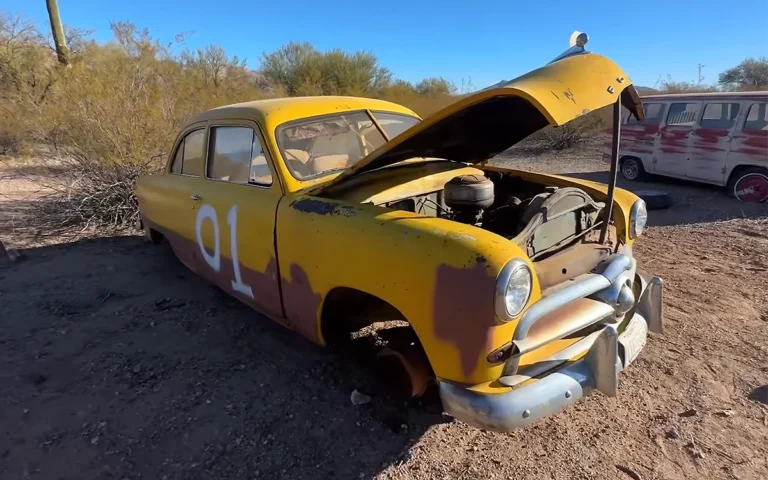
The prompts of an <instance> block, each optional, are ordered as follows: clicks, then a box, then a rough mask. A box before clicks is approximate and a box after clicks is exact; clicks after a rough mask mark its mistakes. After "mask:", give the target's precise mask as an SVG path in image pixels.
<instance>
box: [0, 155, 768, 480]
mask: <svg viewBox="0 0 768 480" xmlns="http://www.w3.org/2000/svg"><path fill="white" fill-rule="evenodd" d="M598 150H599V142H591V143H588V144H586V145H583V146H580V147H578V148H575V149H571V150H567V151H563V152H555V153H548V154H542V155H533V154H530V153H526V152H525V151H520V150H517V151H510V152H508V153H507V154H505V155H503V156H501V157H499V158H497V159H496V160H495V161H496V163H499V164H505V165H509V166H514V167H517V168H525V169H537V170H543V171H550V172H557V173H571V174H575V175H578V176H582V177H585V178H593V179H597V180H603V181H604V180H605V179H606V178H607V173H606V172H605V170H606V168H607V165H606V164H604V163H602V162H601V161H600V160H596V159H599V158H600V154H599V151H598ZM27 167H28V166H27ZM27 167H24V166H19V165H16V164H8V163H6V164H5V165H4V166H2V167H0V236H2V239H3V240H4V241H5V242H6V244H7V245H6V246H8V247H14V248H19V250H20V252H21V254H22V258H21V259H20V260H19V261H17V262H15V263H12V264H10V265H7V266H4V267H0V478H2V479H3V480H5V479H8V480H11V479H27V478H34V479H38V478H39V479H91V478H93V479H139V478H141V479H188V478H201V479H229V478H232V479H241V478H243V479H257V478H265V479H279V478H287V479H312V480H317V479H325V478H339V479H347V478H350V479H357V478H378V479H444V478H452V479H454V478H455V479H465V480H466V479H486V478H493V479H508V478H515V479H517V478H557V479H561V478H562V479H571V478H617V479H635V480H637V479H655V478H659V479H662V478H664V479H700V478H722V479H731V478H735V479H765V478H768V335H766V331H767V330H768V220H767V219H766V218H767V215H768V210H767V209H766V206H765V205H746V204H742V203H739V202H736V201H734V200H731V199H729V198H727V197H725V196H724V194H723V193H722V191H721V190H720V189H717V188H713V187H706V186H700V185H693V184H688V183H683V182H675V181H668V180H661V179H653V182H652V183H642V184H634V185H629V187H630V189H631V188H661V189H663V190H666V191H668V192H669V193H670V194H671V195H672V197H673V201H674V205H673V206H672V207H671V208H670V209H668V210H664V211H653V212H651V219H650V227H649V228H648V230H647V232H646V233H645V234H644V236H643V237H642V238H641V239H640V240H639V241H638V242H637V243H636V247H635V254H636V256H637V257H638V261H639V264H640V266H641V268H642V269H643V270H645V271H647V272H651V273H654V274H656V275H659V276H661V277H662V278H663V279H664V281H665V295H666V296H665V315H666V317H665V320H666V332H665V333H664V334H662V335H652V337H651V338H650V340H649V342H648V345H647V347H646V348H645V350H644V351H643V352H642V353H641V355H640V357H639V359H638V360H637V361H636V362H635V363H634V364H633V365H632V366H631V367H630V368H629V370H628V371H626V372H624V374H623V375H622V377H621V386H620V390H619V395H618V397H617V398H607V397H604V396H602V395H600V394H595V395H593V396H591V397H588V398H587V399H585V400H584V401H582V402H580V403H579V404H578V405H575V406H574V407H572V408H570V409H568V410H566V411H565V412H563V413H561V414H559V415H557V416H555V417H552V418H550V419H547V420H545V421H542V422H541V423H539V424H537V425H535V426H533V427H531V428H528V429H526V430H523V431H518V432H514V433H509V434H498V433H491V432H485V431H481V430H477V429H474V428H471V427H469V426H467V425H465V424H462V423H460V422H458V421H455V420H453V419H452V418H450V417H448V416H446V415H443V414H442V410H441V407H440V404H439V402H438V401H437V400H436V399H435V398H434V396H428V397H427V398H424V399H421V400H417V401H412V402H408V403H400V402H397V401H394V400H392V399H390V398H389V397H388V396H387V395H386V393H385V392H383V391H381V389H380V387H378V386H377V385H376V384H374V383H373V381H372V380H371V375H370V372H369V371H368V370H367V369H366V368H365V367H363V366H361V365H360V364H359V363H357V362H353V361H349V360H348V359H345V358H342V357H339V356H336V355H333V354H331V353H328V352H326V351H324V350H321V349H319V348H317V347H315V346H313V345H311V344H309V343H308V342H306V341H304V340H302V339H301V338H299V337H298V336H297V335H295V334H293V333H291V332H289V331H287V330H284V329H282V328H281V327H279V326H278V325H275V324H272V323H270V322H269V321H268V320H266V319H265V318H263V317H260V316H259V315H258V314H256V313H255V312H253V311H252V310H249V309H248V308H247V307H245V306H243V305H242V304H240V303H239V302H237V301H236V300H233V299H230V298H229V297H227V296H226V295H225V294H223V293H221V292H220V291H218V290H217V289H215V288H214V287H212V286H210V285H208V284H206V283H205V282H204V281H202V280H200V279H198V278H197V277H195V276H194V275H192V274H191V273H189V272H188V271H187V270H186V269H185V268H184V267H183V266H182V265H181V264H180V263H179V262H177V261H176V260H175V258H174V257H173V255H172V254H171V252H170V250H169V249H168V248H166V247H165V246H153V245H150V244H147V243H145V242H144V241H143V239H142V238H140V237H136V236H124V237H111V238H95V239H83V240H79V241H74V242H73V241H66V242H65V241H63V240H62V239H57V238H41V236H40V232H36V231H35V229H34V225H32V224H30V222H29V221H28V220H25V219H28V213H29V212H30V209H34V201H35V199H36V198H37V196H38V195H39V189H37V188H36V187H35V182H34V178H32V179H30V177H27V176H26V174H24V172H29V169H28V168H27ZM33 173H34V172H33ZM353 390H358V391H359V392H362V393H364V394H366V395H369V396H371V397H372V400H371V401H370V402H368V403H365V404H362V405H353V404H352V402H351V401H350V394H351V393H352V392H353Z"/></svg>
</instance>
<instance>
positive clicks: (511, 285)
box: [496, 258, 532, 321]
mask: <svg viewBox="0 0 768 480" xmlns="http://www.w3.org/2000/svg"><path fill="white" fill-rule="evenodd" d="M531 284H532V275H531V270H530V269H529V268H528V265H527V264H526V263H525V262H524V261H522V260H520V259H519V258H515V259H513V260H510V261H509V262H508V263H507V264H506V265H504V268H503V269H502V270H501V273H500V274H499V278H498V282H497V283H496V315H498V317H499V318H501V319H502V320H505V321H508V320H512V319H514V318H515V317H517V316H518V315H520V312H522V311H523V308H525V305H526V304H527V303H528V299H529V298H530V297H531Z"/></svg>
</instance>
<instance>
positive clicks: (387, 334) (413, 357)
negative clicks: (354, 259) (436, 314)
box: [320, 287, 435, 399]
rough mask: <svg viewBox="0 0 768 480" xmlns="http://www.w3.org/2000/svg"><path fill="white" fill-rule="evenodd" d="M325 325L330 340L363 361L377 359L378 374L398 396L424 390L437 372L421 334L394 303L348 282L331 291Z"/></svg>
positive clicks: (322, 319)
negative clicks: (434, 369)
mask: <svg viewBox="0 0 768 480" xmlns="http://www.w3.org/2000/svg"><path fill="white" fill-rule="evenodd" d="M320 315H321V316H320V328H321V332H322V335H323V340H324V341H325V343H326V345H328V346H329V347H331V348H335V349H337V353H340V354H342V355H345V356H346V355H351V356H352V358H356V359H357V360H358V361H363V363H369V362H370V361H371V360H373V363H374V365H376V367H377V368H376V370H377V372H378V373H377V375H376V377H377V379H378V381H379V383H381V384H382V385H383V386H385V387H386V391H387V392H390V393H395V394H396V395H397V397H398V398H401V399H404V398H410V397H418V396H421V395H423V394H424V393H425V392H426V391H427V389H428V388H429V386H430V385H434V384H433V382H432V380H433V379H434V377H435V374H434V371H433V370H432V365H431V363H430V361H429V357H428V355H427V353H426V351H425V350H424V346H423V345H422V343H421V341H420V340H419V336H418V334H417V333H416V330H415V329H414V328H413V326H412V325H411V324H410V323H409V322H408V321H407V320H406V319H405V316H404V315H403V314H402V313H401V312H400V311H399V310H398V309H397V308H395V307H394V306H392V305H391V304H390V303H388V302H386V301H385V300H382V299H381V298H379V297H377V296H375V295H371V294H369V293H366V292H363V291H361V290H357V289H354V288H348V287H338V288H335V289H333V290H331V291H330V292H329V293H328V295H326V299H325V301H324V302H323V308H322V311H321V314H320Z"/></svg>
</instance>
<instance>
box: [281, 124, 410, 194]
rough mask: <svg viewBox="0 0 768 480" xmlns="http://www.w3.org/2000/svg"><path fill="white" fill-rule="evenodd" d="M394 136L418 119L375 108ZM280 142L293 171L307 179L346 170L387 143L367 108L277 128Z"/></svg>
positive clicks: (391, 135)
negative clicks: (361, 110)
mask: <svg viewBox="0 0 768 480" xmlns="http://www.w3.org/2000/svg"><path fill="white" fill-rule="evenodd" d="M373 115H374V116H375V117H376V119H377V121H379V125H381V128H382V129H383V130H384V131H385V132H386V134H387V136H388V137H389V138H390V139H392V138H394V137H396V136H397V135H399V134H401V133H402V132H404V131H405V130H407V129H408V128H410V127H411V126H413V125H415V124H417V123H418V122H419V119H418V118H415V117H411V116H408V115H400V114H395V113H391V112H374V113H373ZM277 143H278V146H279V147H280V153H281V154H282V156H283V159H285V164H286V165H287V166H288V170H290V172H291V175H293V176H294V177H295V178H296V179H297V180H307V179H311V178H315V177H320V176H322V175H326V174H329V173H332V172H336V171H339V170H344V169H346V168H349V167H351V166H352V165H354V164H355V163H357V162H359V161H360V159H361V158H363V157H365V156H366V155H368V154H369V153H371V152H372V151H374V150H375V149H377V148H379V147H380V146H382V145H384V143H386V139H385V138H384V135H382V134H381V132H380V131H379V129H378V128H376V125H375V124H374V123H373V121H372V120H371V118H370V117H369V116H368V114H367V113H366V112H351V113H344V114H338V115H326V116H323V117H319V118H318V117H315V118H308V119H304V120H299V121H297V122H292V123H291V124H289V125H286V126H284V127H280V128H278V131H277Z"/></svg>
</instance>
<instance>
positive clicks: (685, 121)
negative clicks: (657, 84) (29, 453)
mask: <svg viewBox="0 0 768 480" xmlns="http://www.w3.org/2000/svg"><path fill="white" fill-rule="evenodd" d="M699 108H701V104H700V103H673V104H672V105H670V107H669V115H668V116H667V125H679V126H693V125H695V124H696V117H697V116H698V115H699Z"/></svg>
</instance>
